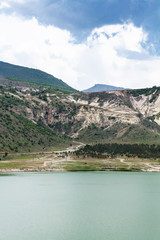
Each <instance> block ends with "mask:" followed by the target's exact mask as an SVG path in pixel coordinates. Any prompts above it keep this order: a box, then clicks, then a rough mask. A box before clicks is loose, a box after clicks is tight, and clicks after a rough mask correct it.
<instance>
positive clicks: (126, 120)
mask: <svg viewBox="0 0 160 240" xmlns="http://www.w3.org/2000/svg"><path fill="white" fill-rule="evenodd" d="M14 84H15V82H14ZM24 85H25V83H23V84H22V85H20V84H18V85H17V86H15V85H13V86H14V87H13V86H12V87H9V86H8V85H7V86H4V85H3V86H1V87H0V116H1V118H0V120H1V122H0V123H1V125H0V135H1V136H0V143H1V144H0V151H3V150H6V148H7V149H9V146H11V148H13V149H14V150H13V151H15V150H16V149H15V148H16V146H18V151H21V150H22V148H24V149H26V150H32V149H34V148H38V147H39V148H42V149H43V147H45V148H46V147H47V146H48V147H50V146H54V145H61V144H62V143H63V142H64V141H65V139H66V137H71V138H73V139H76V140H80V141H84V142H89V143H92V142H120V143H127V142H129V143H155V144H157V143H159V142H160V87H153V88H148V89H138V90H124V91H111V92H100V93H73V94H66V93H64V92H63V91H62V92H60V91H56V90H54V89H50V88H49V87H46V86H45V87H43V88H42V87H40V86H37V85H36V86H34V87H32V86H29V85H27V86H24ZM58 136H59V137H58ZM51 138H52V139H51ZM40 139H41V140H40ZM66 141H67V139H66ZM27 142H28V145H27V144H23V143H27ZM12 145H14V146H13V147H12ZM25 146H26V148H25Z"/></svg>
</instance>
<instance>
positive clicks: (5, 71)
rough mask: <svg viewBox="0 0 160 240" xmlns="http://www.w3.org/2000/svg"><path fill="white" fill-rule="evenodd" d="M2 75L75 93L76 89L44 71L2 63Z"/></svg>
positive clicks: (0, 66)
mask: <svg viewBox="0 0 160 240" xmlns="http://www.w3.org/2000/svg"><path fill="white" fill-rule="evenodd" d="M0 75H1V76H3V77H4V78H11V79H16V80H23V81H29V82H36V83H40V84H48V85H51V86H55V87H58V88H60V89H66V90H69V91H73V92H75V89H73V88H71V87H70V86H68V85H67V84H66V83H64V82H63V81H62V80H60V79H58V78H55V77H54V76H52V75H50V74H48V73H45V72H43V71H40V70H37V69H32V68H27V67H21V66H17V65H13V64H9V63H5V62H1V61H0Z"/></svg>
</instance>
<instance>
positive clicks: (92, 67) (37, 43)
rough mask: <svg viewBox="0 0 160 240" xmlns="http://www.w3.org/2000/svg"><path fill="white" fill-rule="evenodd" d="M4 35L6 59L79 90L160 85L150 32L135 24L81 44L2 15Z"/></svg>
mask: <svg viewBox="0 0 160 240" xmlns="http://www.w3.org/2000/svg"><path fill="white" fill-rule="evenodd" d="M19 1H20V0H19ZM0 32H1V38H0V56H1V57H0V60H2V61H7V62H11V63H15V64H19V65H24V66H28V67H34V68H38V69H41V70H44V71H46V72H48V73H51V74H53V75H54V76H56V77H58V78H61V79H63V80H64V81H66V82H67V83H68V84H69V85H71V86H73V87H75V88H78V89H84V88H88V87H90V86H92V85H93V84H95V83H103V84H112V85H117V86H124V87H130V88H139V87H148V86H153V85H158V84H159V76H160V70H159V66H160V58H159V57H152V56H150V55H149V53H148V52H147V50H145V49H144V48H143V47H142V43H145V42H146V40H147V33H145V32H144V30H143V29H142V28H138V27H135V26H134V25H133V24H132V23H124V24H119V25H108V26H103V27H101V28H96V29H94V30H93V31H92V32H91V34H90V36H88V38H87V39H86V41H85V42H83V43H79V44H77V43H76V42H75V41H74V39H73V37H72V35H71V33H70V32H69V31H66V30H62V29H59V28H57V27H54V26H45V25H42V24H40V23H39V22H38V21H37V20H36V19H35V18H32V19H30V20H25V19H23V18H20V17H18V16H16V15H12V16H6V15H0Z"/></svg>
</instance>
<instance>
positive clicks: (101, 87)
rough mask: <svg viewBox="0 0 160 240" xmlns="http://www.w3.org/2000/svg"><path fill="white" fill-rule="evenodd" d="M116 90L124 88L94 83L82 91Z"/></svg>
mask: <svg viewBox="0 0 160 240" xmlns="http://www.w3.org/2000/svg"><path fill="white" fill-rule="evenodd" d="M117 90H125V88H122V87H115V86H111V85H105V84H95V85H94V86H93V87H91V88H88V89H86V90H83V91H82V92H105V91H117Z"/></svg>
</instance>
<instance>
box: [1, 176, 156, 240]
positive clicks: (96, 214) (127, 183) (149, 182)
mask: <svg viewBox="0 0 160 240" xmlns="http://www.w3.org/2000/svg"><path fill="white" fill-rule="evenodd" d="M52 239H53V240H159V239H160V174H159V173H140V172H139V173H133V172H55V173H15V174H1V175H0V240H52Z"/></svg>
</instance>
